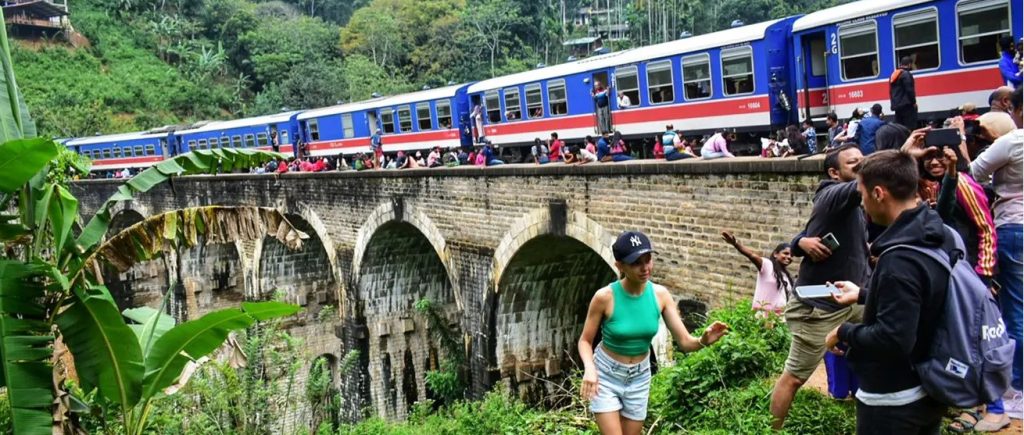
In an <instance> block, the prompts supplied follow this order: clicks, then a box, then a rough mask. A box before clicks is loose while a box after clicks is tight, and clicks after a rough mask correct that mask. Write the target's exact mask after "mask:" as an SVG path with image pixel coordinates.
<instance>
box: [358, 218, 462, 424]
mask: <svg viewBox="0 0 1024 435" xmlns="http://www.w3.org/2000/svg"><path fill="white" fill-rule="evenodd" d="M399 208H401V207H399ZM381 209H383V207H382V208H381ZM381 209H379V210H381ZM391 210H392V212H391V215H392V216H396V215H397V216H403V217H409V215H407V214H406V213H404V212H401V213H395V212H394V209H393V208H392V209H391ZM382 216H387V214H386V213H378V214H377V215H376V217H375V218H371V219H370V220H368V221H367V224H366V225H364V227H363V228H362V229H360V232H359V235H360V240H361V241H357V243H356V252H355V253H354V256H353V269H352V273H353V277H354V279H353V288H354V289H355V295H356V297H355V304H356V306H355V309H354V310H353V312H354V318H355V319H357V322H358V323H362V324H363V325H365V331H366V338H365V340H362V341H361V343H360V346H361V351H362V352H364V353H366V354H367V355H370V358H368V359H367V360H365V361H364V364H365V365H364V366H363V367H362V370H363V371H364V373H365V374H366V375H368V379H369V387H370V398H371V401H372V403H373V405H374V407H375V408H376V410H377V414H378V415H381V416H386V417H389V418H399V419H400V418H404V417H405V416H406V415H407V413H408V410H409V407H410V404H411V403H413V402H414V401H416V400H418V399H421V398H424V397H427V391H426V384H425V375H426V371H427V370H429V369H430V368H432V367H430V361H431V358H430V356H431V355H432V354H433V355H435V357H434V359H435V360H436V358H437V356H436V355H437V352H438V349H439V347H440V344H439V342H440V338H439V337H440V336H439V334H450V335H451V336H453V337H455V338H456V339H457V340H460V339H461V338H462V335H461V330H460V327H459V322H458V320H459V313H460V311H461V310H460V308H459V306H458V304H457V298H456V297H455V291H454V285H453V283H452V281H451V279H450V276H451V274H450V272H449V269H448V267H447V266H446V264H445V263H444V261H443V260H442V257H440V256H439V255H438V247H437V245H436V240H433V241H432V240H431V236H430V235H429V232H425V231H423V230H422V227H420V226H419V225H418V224H417V223H422V222H423V221H422V220H421V219H403V220H398V219H390V220H377V219H383V217H382ZM413 216H415V215H414V214H413ZM435 237H436V233H435ZM442 252H443V251H442ZM423 300H426V301H429V302H430V303H429V306H430V308H429V311H430V312H431V313H432V314H428V313H424V312H423V310H422V306H420V307H418V303H419V302H420V301H423ZM360 329H362V328H361V327H360ZM452 351H454V352H464V349H458V350H452Z"/></svg>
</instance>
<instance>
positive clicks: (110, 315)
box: [56, 286, 143, 410]
mask: <svg viewBox="0 0 1024 435" xmlns="http://www.w3.org/2000/svg"><path fill="white" fill-rule="evenodd" d="M74 292H75V297H73V298H69V299H68V304H67V305H66V306H65V307H64V308H63V310H62V311H61V312H60V314H58V315H57V318H56V320H57V326H59V327H60V331H61V334H62V336H63V338H64V343H65V344H67V346H68V350H70V351H71V354H72V355H74V356H75V369H76V370H77V371H78V376H79V378H80V379H81V381H82V388H83V389H84V390H85V391H91V390H92V389H93V387H98V388H99V392H100V395H102V396H103V397H104V398H106V399H107V400H110V401H111V402H114V403H117V404H119V405H121V408H122V409H124V410H127V409H129V408H130V407H131V406H133V405H135V404H136V403H138V402H139V398H140V395H141V393H142V375H143V366H142V349H141V348H140V346H139V342H138V340H135V334H134V333H133V332H132V330H131V329H129V328H128V325H127V324H125V322H124V320H123V319H122V318H121V313H120V312H119V311H118V309H117V304H115V303H114V299H113V298H112V297H111V296H110V292H108V291H107V289H106V288H105V287H103V286H92V287H84V286H83V287H78V288H75V290H74Z"/></svg>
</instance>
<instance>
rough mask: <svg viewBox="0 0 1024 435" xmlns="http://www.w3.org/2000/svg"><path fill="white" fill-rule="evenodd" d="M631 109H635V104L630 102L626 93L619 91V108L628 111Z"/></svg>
mask: <svg viewBox="0 0 1024 435" xmlns="http://www.w3.org/2000/svg"><path fill="white" fill-rule="evenodd" d="M630 107H633V102H632V101H630V100H629V95H626V93H625V92H622V91H619V108H620V109H628V108H630Z"/></svg>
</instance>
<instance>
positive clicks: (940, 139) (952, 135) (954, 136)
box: [924, 128, 961, 148]
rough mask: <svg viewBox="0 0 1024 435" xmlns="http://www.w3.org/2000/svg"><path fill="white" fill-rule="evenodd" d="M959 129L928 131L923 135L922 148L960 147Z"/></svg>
mask: <svg viewBox="0 0 1024 435" xmlns="http://www.w3.org/2000/svg"><path fill="white" fill-rule="evenodd" d="M960 140H961V139H960V129H958V128H937V129H934V130H929V131H928V133H925V135H924V146H926V147H940V148H941V147H954V146H958V145H960Z"/></svg>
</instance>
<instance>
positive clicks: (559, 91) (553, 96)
mask: <svg viewBox="0 0 1024 435" xmlns="http://www.w3.org/2000/svg"><path fill="white" fill-rule="evenodd" d="M548 108H549V109H550V110H551V111H550V112H549V113H551V116H558V115H565V114H566V113H567V112H568V111H569V106H568V105H567V103H566V100H565V80H552V81H550V82H548Z"/></svg>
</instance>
